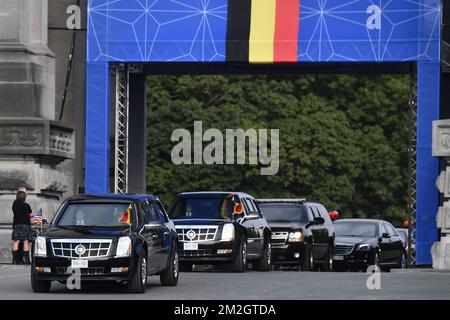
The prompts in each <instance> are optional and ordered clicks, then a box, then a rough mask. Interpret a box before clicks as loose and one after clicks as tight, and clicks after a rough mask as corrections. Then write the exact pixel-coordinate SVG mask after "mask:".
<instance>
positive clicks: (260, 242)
mask: <svg viewBox="0 0 450 320" xmlns="http://www.w3.org/2000/svg"><path fill="white" fill-rule="evenodd" d="M247 201H248V203H249V204H250V206H251V208H252V212H253V213H254V214H256V215H257V216H258V218H257V219H255V220H253V226H254V228H255V235H256V237H257V238H256V240H255V242H256V243H255V249H256V250H257V252H258V253H262V251H263V249H264V229H265V225H266V224H265V220H264V218H263V216H262V213H261V211H260V210H259V208H258V206H257V205H256V203H255V201H254V200H253V199H251V198H247Z"/></svg>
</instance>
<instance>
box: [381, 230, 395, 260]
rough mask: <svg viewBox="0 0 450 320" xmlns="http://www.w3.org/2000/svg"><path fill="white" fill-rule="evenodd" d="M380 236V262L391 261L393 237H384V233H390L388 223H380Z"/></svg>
mask: <svg viewBox="0 0 450 320" xmlns="http://www.w3.org/2000/svg"><path fill="white" fill-rule="evenodd" d="M379 228H380V232H379V234H380V238H379V241H378V247H379V249H380V254H379V259H380V263H389V261H390V260H391V259H392V256H391V239H390V238H384V237H383V234H389V232H388V230H387V228H386V225H385V224H384V223H380V227H379Z"/></svg>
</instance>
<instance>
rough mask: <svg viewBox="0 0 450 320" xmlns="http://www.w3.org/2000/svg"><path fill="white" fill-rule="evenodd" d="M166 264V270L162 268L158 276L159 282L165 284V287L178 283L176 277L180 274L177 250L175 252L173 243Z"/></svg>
mask: <svg viewBox="0 0 450 320" xmlns="http://www.w3.org/2000/svg"><path fill="white" fill-rule="evenodd" d="M167 264H168V266H167V268H166V270H164V271H163V272H162V273H161V274H160V276H159V280H160V282H161V285H162V286H167V287H174V286H176V285H177V284H178V277H179V274H180V272H179V271H180V270H179V265H180V263H179V258H178V252H177V248H176V246H175V245H174V246H173V247H172V250H171V253H170V258H169V261H168V263H167Z"/></svg>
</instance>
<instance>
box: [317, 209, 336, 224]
mask: <svg viewBox="0 0 450 320" xmlns="http://www.w3.org/2000/svg"><path fill="white" fill-rule="evenodd" d="M317 208H318V209H319V212H320V215H321V216H322V218H323V219H324V220H325V224H327V225H331V224H333V222H332V221H331V218H330V215H329V214H328V211H327V209H325V207H324V206H321V205H319V206H317Z"/></svg>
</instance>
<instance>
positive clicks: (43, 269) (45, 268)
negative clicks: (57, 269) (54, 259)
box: [36, 267, 52, 272]
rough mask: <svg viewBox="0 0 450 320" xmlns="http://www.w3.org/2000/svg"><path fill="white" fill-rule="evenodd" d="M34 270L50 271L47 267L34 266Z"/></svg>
mask: <svg viewBox="0 0 450 320" xmlns="http://www.w3.org/2000/svg"><path fill="white" fill-rule="evenodd" d="M36 272H52V270H51V269H50V268H48V267H36Z"/></svg>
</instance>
